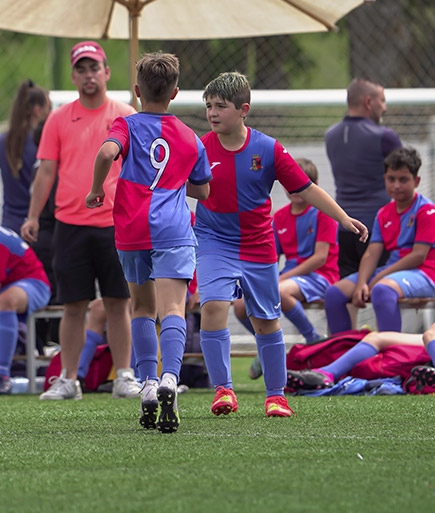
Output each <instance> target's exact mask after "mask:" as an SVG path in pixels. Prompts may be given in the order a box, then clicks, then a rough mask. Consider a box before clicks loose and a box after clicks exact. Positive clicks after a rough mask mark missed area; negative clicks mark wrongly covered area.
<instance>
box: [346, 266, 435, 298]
mask: <svg viewBox="0 0 435 513" xmlns="http://www.w3.org/2000/svg"><path fill="white" fill-rule="evenodd" d="M382 269H384V267H378V268H377V269H376V271H375V272H374V274H373V276H372V277H371V279H370V281H371V280H372V279H373V278H374V277H375V276H376V275H377V274H378V273H379V272H380V271H382ZM384 278H388V279H389V280H393V281H395V282H396V283H397V284H398V285H399V287H400V289H401V291H402V292H403V297H433V296H435V284H434V282H433V281H432V280H431V279H430V278H429V277H428V276H427V275H426V274H425V273H424V272H423V271H421V270H420V269H407V270H405V271H397V272H395V273H391V274H387V275H386V276H384ZM344 279H345V280H350V281H352V282H353V283H355V284H356V283H357V281H358V273H353V274H350V275H349V276H346V277H345V278H344ZM369 283H370V282H369Z"/></svg>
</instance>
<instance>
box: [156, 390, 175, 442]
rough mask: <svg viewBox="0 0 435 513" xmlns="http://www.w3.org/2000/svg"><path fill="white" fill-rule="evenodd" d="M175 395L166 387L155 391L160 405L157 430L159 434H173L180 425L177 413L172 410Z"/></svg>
mask: <svg viewBox="0 0 435 513" xmlns="http://www.w3.org/2000/svg"><path fill="white" fill-rule="evenodd" d="M176 397H177V393H176V392H175V391H174V390H172V389H170V388H167V387H159V388H158V389H157V399H158V400H159V403H160V414H159V419H158V421H157V429H158V430H159V431H160V432H161V433H175V431H177V430H178V426H179V425H180V419H179V417H178V412H177V411H176V410H175V409H174V403H175V399H176Z"/></svg>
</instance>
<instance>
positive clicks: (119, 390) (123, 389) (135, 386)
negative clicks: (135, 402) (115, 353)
mask: <svg viewBox="0 0 435 513" xmlns="http://www.w3.org/2000/svg"><path fill="white" fill-rule="evenodd" d="M116 376H117V378H116V379H115V381H114V382H113V390H112V397H113V398H114V399H136V398H137V397H139V394H140V392H141V390H142V387H141V385H140V383H138V382H137V381H136V378H135V377H134V371H133V369H118V370H117V371H116Z"/></svg>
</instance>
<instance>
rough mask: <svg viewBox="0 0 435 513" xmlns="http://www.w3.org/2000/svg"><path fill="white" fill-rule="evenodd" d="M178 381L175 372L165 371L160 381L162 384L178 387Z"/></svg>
mask: <svg viewBox="0 0 435 513" xmlns="http://www.w3.org/2000/svg"><path fill="white" fill-rule="evenodd" d="M177 382H178V379H177V376H176V375H175V374H172V373H170V372H165V373H164V374H163V376H162V379H161V381H160V386H163V387H168V388H172V389H174V388H175V389H176V388H177Z"/></svg>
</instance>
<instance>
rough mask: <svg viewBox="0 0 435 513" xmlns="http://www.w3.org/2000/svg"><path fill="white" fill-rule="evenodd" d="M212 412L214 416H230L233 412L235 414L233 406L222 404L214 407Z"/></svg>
mask: <svg viewBox="0 0 435 513" xmlns="http://www.w3.org/2000/svg"><path fill="white" fill-rule="evenodd" d="M211 411H212V413H213V414H214V415H218V416H219V415H228V414H229V413H231V412H235V411H237V410H234V409H233V407H232V406H230V405H229V404H222V405H221V406H212V407H211Z"/></svg>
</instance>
